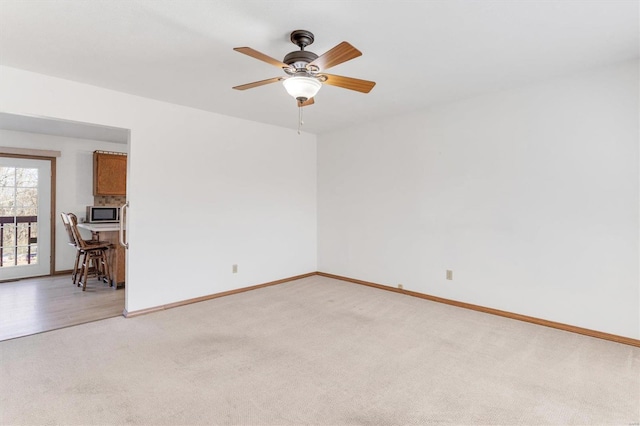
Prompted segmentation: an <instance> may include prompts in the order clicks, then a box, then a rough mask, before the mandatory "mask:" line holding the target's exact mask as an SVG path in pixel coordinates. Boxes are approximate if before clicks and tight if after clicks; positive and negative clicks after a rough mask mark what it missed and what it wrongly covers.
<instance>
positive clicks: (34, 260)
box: [31, 244, 38, 265]
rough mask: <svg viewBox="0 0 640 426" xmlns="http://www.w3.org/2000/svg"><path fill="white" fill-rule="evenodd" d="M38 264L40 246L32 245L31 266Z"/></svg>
mask: <svg viewBox="0 0 640 426" xmlns="http://www.w3.org/2000/svg"><path fill="white" fill-rule="evenodd" d="M34 263H38V245H37V244H31V264H32V265H33V264H34Z"/></svg>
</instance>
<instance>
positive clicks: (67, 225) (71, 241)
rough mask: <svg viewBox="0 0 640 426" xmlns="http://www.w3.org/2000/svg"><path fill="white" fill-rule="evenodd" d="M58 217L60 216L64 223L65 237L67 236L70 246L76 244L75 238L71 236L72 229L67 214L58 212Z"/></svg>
mask: <svg viewBox="0 0 640 426" xmlns="http://www.w3.org/2000/svg"><path fill="white" fill-rule="evenodd" d="M60 217H62V223H63V224H64V229H65V230H66V231H67V237H69V244H71V245H72V246H74V247H75V246H77V243H76V239H75V237H74V236H73V231H72V230H71V224H70V223H69V216H68V215H67V213H64V212H62V213H60Z"/></svg>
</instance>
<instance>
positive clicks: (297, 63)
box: [282, 50, 318, 69]
mask: <svg viewBox="0 0 640 426" xmlns="http://www.w3.org/2000/svg"><path fill="white" fill-rule="evenodd" d="M317 57H318V55H316V54H315V53H313V52H308V51H306V50H296V51H294V52H291V53H289V54H287V56H285V57H284V60H283V61H282V62H284V63H285V64H287V65H290V66H292V67H294V68H296V69H300V68H304V67H306V66H307V64H310V63H311V62H313V61H314V60H316V58H317Z"/></svg>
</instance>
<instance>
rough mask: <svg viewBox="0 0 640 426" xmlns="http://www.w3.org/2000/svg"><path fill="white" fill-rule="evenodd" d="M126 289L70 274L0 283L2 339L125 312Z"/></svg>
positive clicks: (0, 333) (0, 329)
mask: <svg viewBox="0 0 640 426" xmlns="http://www.w3.org/2000/svg"><path fill="white" fill-rule="evenodd" d="M123 309H124V289H119V290H114V289H113V288H112V287H109V286H108V285H107V284H104V283H102V282H99V281H98V280H96V279H91V280H89V281H88V282H87V289H86V291H82V288H79V287H76V286H74V285H73V284H72V283H71V276H70V275H60V276H55V277H41V278H31V279H25V280H19V281H12V282H5V283H0V341H2V340H7V339H12V338H15V337H21V336H28V335H30V334H35V333H41V332H43V331H50V330H55V329H58V328H63V327H69V326H72V325H78V324H83V323H87V322H91V321H96V320H100V319H104V318H111V317H115V316H118V315H122V311H123Z"/></svg>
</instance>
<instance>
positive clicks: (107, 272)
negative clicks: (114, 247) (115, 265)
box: [100, 250, 113, 287]
mask: <svg viewBox="0 0 640 426" xmlns="http://www.w3.org/2000/svg"><path fill="white" fill-rule="evenodd" d="M108 251H109V250H102V253H101V256H100V257H101V258H102V261H101V263H102V266H103V268H104V275H105V277H106V278H107V281H109V286H110V287H112V286H113V281H112V280H111V268H110V265H109V255H108V254H107V252H108Z"/></svg>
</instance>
